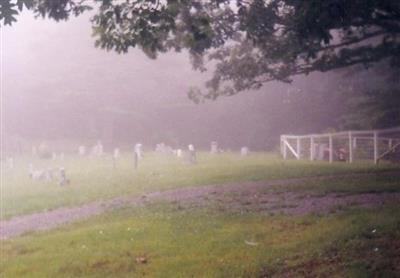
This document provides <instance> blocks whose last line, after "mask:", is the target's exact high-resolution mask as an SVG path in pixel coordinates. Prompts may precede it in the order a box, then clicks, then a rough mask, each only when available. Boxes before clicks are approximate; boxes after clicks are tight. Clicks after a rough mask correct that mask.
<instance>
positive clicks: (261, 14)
mask: <svg viewBox="0 0 400 278" xmlns="http://www.w3.org/2000/svg"><path fill="white" fill-rule="evenodd" d="M23 8H27V9H29V10H32V11H33V12H34V13H35V14H36V15H37V16H43V17H49V18H52V19H55V20H66V19H68V18H69V17H70V16H71V15H79V14H81V13H82V12H84V11H85V10H89V9H96V10H97V11H96V13H95V15H94V16H93V17H92V19H91V21H92V26H93V33H94V36H95V38H96V42H95V44H96V46H97V47H100V48H103V49H107V50H115V51H117V52H120V53H121V52H122V53H123V52H127V51H128V50H129V48H130V47H139V48H141V49H142V50H143V51H144V52H145V53H146V54H147V55H148V56H149V57H151V58H155V57H156V56H157V54H158V53H163V52H166V51H169V50H175V51H180V50H182V49H187V50H188V51H189V53H190V55H191V58H192V63H193V66H194V67H195V68H196V69H198V70H205V69H206V66H207V63H211V65H212V68H213V70H214V72H213V76H212V78H211V79H210V80H209V81H208V82H207V84H206V85H207V88H208V90H207V92H206V93H203V94H201V93H200V92H199V91H192V93H191V97H192V98H193V99H194V100H197V101H199V100H200V99H201V97H206V98H211V99H215V98H216V97H218V96H219V95H232V94H235V93H237V92H240V91H243V90H246V89H253V88H259V87H261V86H262V84H264V83H265V82H268V81H271V80H279V81H283V82H290V80H291V78H292V77H293V76H295V75H298V74H308V73H311V72H315V71H322V72H324V71H329V70H333V69H338V68H344V67H349V66H352V65H357V64H363V65H365V66H372V65H374V64H375V63H377V62H380V61H384V60H385V61H389V63H390V64H391V65H392V66H393V67H397V68H399V67H400V38H399V34H400V1H393V0H352V1H348V0H308V1H303V0H269V1H268V0H247V1H246V0H237V1H231V0H212V1H202V0H193V1H189V0H165V1H159V0H136V1H135V0H124V1H122V0H2V1H1V2H0V20H1V21H2V24H4V25H6V24H10V25H11V24H12V23H13V21H15V20H16V16H17V14H18V11H21V10H22V9H23Z"/></svg>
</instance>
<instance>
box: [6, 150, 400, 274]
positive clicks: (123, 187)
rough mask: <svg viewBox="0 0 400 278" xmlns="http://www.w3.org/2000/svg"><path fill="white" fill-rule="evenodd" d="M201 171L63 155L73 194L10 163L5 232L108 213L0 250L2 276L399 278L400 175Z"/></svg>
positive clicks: (245, 165)
mask: <svg viewBox="0 0 400 278" xmlns="http://www.w3.org/2000/svg"><path fill="white" fill-rule="evenodd" d="M197 159H198V164H197V165H189V164H186V163H184V162H183V161H182V159H179V158H177V157H175V156H166V155H164V154H159V153H146V155H145V157H144V158H143V160H141V161H140V164H139V167H138V169H136V170H135V169H134V167H133V155H132V153H122V154H121V157H120V158H119V159H118V160H117V161H116V165H115V167H113V163H112V159H111V155H108V156H107V155H104V156H103V157H90V156H86V157H80V156H78V155H68V154H67V155H65V158H64V161H63V162H62V164H63V167H65V169H66V173H67V177H68V178H69V179H70V184H68V185H64V186H59V185H58V184H57V182H56V181H52V182H45V181H35V180H31V179H30V178H29V177H28V174H27V173H28V171H27V165H28V164H29V163H32V164H33V165H35V167H37V168H46V167H49V165H54V164H59V163H60V162H58V161H52V160H40V159H36V160H32V158H31V157H15V159H14V160H15V167H14V168H13V169H4V167H5V165H2V167H3V168H2V171H3V170H4V171H7V172H5V173H6V175H4V177H5V180H4V182H3V185H4V186H3V190H2V202H3V203H2V209H3V211H2V217H3V220H2V221H7V219H8V220H10V218H11V220H12V219H18V217H24V215H28V216H29V215H31V214H32V213H38V214H40V213H44V215H46V213H51V211H57V208H59V207H66V206H68V207H79V206H82V205H84V204H87V203H93V202H103V204H108V205H110V206H109V207H108V209H107V210H104V211H102V214H99V215H97V214H93V216H92V217H89V218H84V217H83V216H82V219H79V218H78V221H77V222H74V223H69V224H64V225H59V226H58V227H56V228H54V229H50V230H48V231H28V232H24V233H22V234H21V235H18V236H11V237H9V238H7V239H5V240H2V242H1V243H2V260H1V265H0V266H1V267H0V274H1V276H4V277H25V276H26V277H55V276H57V277H78V276H79V277H105V276H113V277H132V276H135V277H136V276H149V277H187V276H194V277H198V276H201V277H254V276H262V275H265V276H267V277H269V276H276V277H281V276H285V275H286V276H302V275H303V276H304V275H306V276H307V275H315V276H317V275H322V276H325V277H326V276H329V277H334V276H337V277H344V276H348V275H351V276H357V275H359V274H362V273H366V272H368V273H370V274H372V275H377V274H378V273H379V274H384V275H388V276H390V275H394V273H398V271H399V269H398V267H399V265H400V264H399V262H400V257H399V253H398V250H399V248H400V242H399V241H398V238H399V236H400V234H399V232H400V229H399V228H398V227H399V225H400V223H399V219H400V210H399V203H400V184H399V179H400V178H399V176H400V175H399V166H398V164H390V163H383V164H380V165H378V166H375V165H373V164H371V163H363V162H357V163H354V164H348V163H343V162H335V163H333V164H329V163H326V162H316V161H312V162H310V161H296V160H287V161H284V160H283V159H281V158H280V157H279V156H278V155H277V154H273V153H252V154H250V155H249V156H246V157H243V156H241V155H240V153H239V152H235V153H234V152H232V153H223V154H218V155H213V154H210V153H208V152H199V153H198V155H197ZM301 178H304V179H301ZM274 181H275V183H274ZM210 185H214V186H213V187H211V188H209V186H210ZM196 189H198V190H200V191H196ZM157 191H160V192H161V193H160V194H155V193H154V192H157ZM169 192H172V193H169ZM389 192H390V193H391V194H388V193H389ZM121 196H123V197H125V198H127V199H124V198H121ZM377 196H378V197H377ZM129 199H131V201H132V202H131V203H129V202H124V201H126V200H129ZM338 200H339V201H338ZM340 200H344V202H340ZM107 202H108V203H107ZM118 202H121V204H118ZM305 204H308V205H305ZM48 217H51V216H48ZM3 228H4V226H3ZM50 228H53V227H50Z"/></svg>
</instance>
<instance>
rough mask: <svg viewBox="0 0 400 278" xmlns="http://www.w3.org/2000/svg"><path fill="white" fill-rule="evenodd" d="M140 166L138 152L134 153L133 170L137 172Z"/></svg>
mask: <svg viewBox="0 0 400 278" xmlns="http://www.w3.org/2000/svg"><path fill="white" fill-rule="evenodd" d="M138 164H139V156H138V154H137V152H136V150H135V151H134V152H133V168H134V169H135V170H136V169H137V168H138Z"/></svg>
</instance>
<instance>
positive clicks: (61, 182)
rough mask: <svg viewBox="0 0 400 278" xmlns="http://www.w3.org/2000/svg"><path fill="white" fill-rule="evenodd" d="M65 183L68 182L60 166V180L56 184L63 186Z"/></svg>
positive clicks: (63, 169)
mask: <svg viewBox="0 0 400 278" xmlns="http://www.w3.org/2000/svg"><path fill="white" fill-rule="evenodd" d="M66 184H69V179H67V175H66V172H65V168H64V167H61V168H60V181H59V183H58V185H60V186H64V185H66Z"/></svg>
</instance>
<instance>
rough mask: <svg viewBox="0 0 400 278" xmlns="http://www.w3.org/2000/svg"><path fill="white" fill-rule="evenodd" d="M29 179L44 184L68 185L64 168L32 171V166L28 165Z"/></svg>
mask: <svg viewBox="0 0 400 278" xmlns="http://www.w3.org/2000/svg"><path fill="white" fill-rule="evenodd" d="M29 177H30V178H31V179H33V180H41V181H46V182H52V181H53V180H57V181H58V185H60V186H63V185H66V184H69V182H70V181H69V179H68V178H67V175H66V171H65V168H64V167H60V168H47V169H34V168H33V164H32V163H31V164H29Z"/></svg>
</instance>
